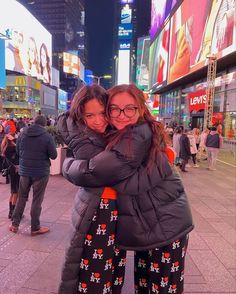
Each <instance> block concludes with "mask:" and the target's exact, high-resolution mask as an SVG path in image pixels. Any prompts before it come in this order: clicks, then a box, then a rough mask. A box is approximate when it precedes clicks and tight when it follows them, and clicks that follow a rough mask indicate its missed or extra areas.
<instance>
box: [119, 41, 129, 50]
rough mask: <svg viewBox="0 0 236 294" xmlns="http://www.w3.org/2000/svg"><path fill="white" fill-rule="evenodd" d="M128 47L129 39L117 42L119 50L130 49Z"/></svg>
mask: <svg viewBox="0 0 236 294" xmlns="http://www.w3.org/2000/svg"><path fill="white" fill-rule="evenodd" d="M130 48H131V43H130V42H129V41H123V42H120V44H119V49H120V50H130Z"/></svg>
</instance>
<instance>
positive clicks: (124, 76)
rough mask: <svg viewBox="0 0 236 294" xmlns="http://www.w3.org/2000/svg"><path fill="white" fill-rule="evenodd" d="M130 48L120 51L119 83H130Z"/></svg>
mask: <svg viewBox="0 0 236 294" xmlns="http://www.w3.org/2000/svg"><path fill="white" fill-rule="evenodd" d="M129 74H130V50H119V51H118V79H117V84H118V85H120V84H129V82H130V80H129Z"/></svg>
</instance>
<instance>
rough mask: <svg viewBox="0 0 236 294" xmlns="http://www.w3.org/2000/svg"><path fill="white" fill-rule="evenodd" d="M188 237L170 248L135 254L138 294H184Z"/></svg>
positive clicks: (177, 241) (136, 289)
mask: <svg viewBox="0 0 236 294" xmlns="http://www.w3.org/2000/svg"><path fill="white" fill-rule="evenodd" d="M187 245H188V236H185V237H184V238H182V239H180V240H176V241H175V242H173V243H172V244H170V245H168V246H164V247H161V248H159V249H157V248H155V249H152V250H149V251H137V252H136V253H135V259H134V264H135V272H134V279H135V293H136V294H149V293H152V294H154V293H155V294H169V293H174V294H183V293H184V289H183V288H184V260H185V254H186V250H187Z"/></svg>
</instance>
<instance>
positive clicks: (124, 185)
mask: <svg viewBox="0 0 236 294" xmlns="http://www.w3.org/2000/svg"><path fill="white" fill-rule="evenodd" d="M108 96H109V98H108V103H107V109H106V113H107V118H108V120H109V122H110V124H111V125H112V127H113V130H112V131H110V132H109V136H108V143H107V145H106V148H105V150H104V151H102V152H100V153H99V154H97V155H96V156H94V157H93V158H91V159H90V160H77V159H76V158H67V159H66V160H65V162H64V165H63V173H64V176H65V177H66V178H67V179H68V180H70V181H71V182H72V183H74V184H76V185H80V186H83V187H88V188H91V187H104V186H112V188H113V189H115V190H116V191H117V192H118V196H117V199H116V204H117V211H118V221H117V226H116V232H115V245H116V247H115V248H116V249H115V256H116V250H118V251H117V254H118V255H119V254H121V257H119V261H118V266H116V265H114V267H113V274H115V275H116V274H117V273H118V276H114V277H113V278H112V284H111V285H110V284H109V283H110V282H109V283H108V284H107V285H105V284H104V285H103V286H104V288H103V291H106V292H105V293H111V290H110V289H108V288H107V287H108V286H109V285H110V286H113V285H121V286H122V283H123V275H122V274H120V273H119V269H120V268H119V265H121V266H122V267H123V266H124V265H125V261H126V260H125V258H124V256H125V254H124V251H125V250H133V251H135V291H136V293H158V292H157V291H159V293H161V294H162V293H168V291H169V293H171V292H170V291H175V293H182V292H183V279H184V276H183V273H184V258H185V253H186V249H187V243H188V233H189V232H190V231H191V230H192V229H193V224H192V217H191V212H190V209H189V205H188V201H187V197H186V195H185V192H184V188H183V185H182V183H181V180H180V178H179V177H178V176H177V175H176V174H175V172H174V171H173V170H172V169H171V167H170V165H169V163H168V159H167V157H166V155H165V148H166V143H165V138H164V130H163V126H162V125H161V124H160V123H159V122H157V121H156V120H155V119H154V118H153V117H152V115H151V114H150V112H149V110H148V108H147V106H146V104H145V99H144V96H143V93H142V91H140V90H139V89H138V88H137V87H136V86H135V85H119V86H115V87H113V88H112V89H110V90H109V91H108ZM72 141H73V140H72ZM76 141H77V139H74V146H76ZM72 149H73V147H72ZM75 153H76V150H75V151H74V154H75ZM96 256H97V255H94V257H95V258H96ZM115 256H114V258H115ZM81 260H82V259H81ZM111 262H113V259H112V260H111ZM82 266H83V267H84V264H82ZM94 275H95V273H91V276H90V281H91V283H94V282H95V283H96V281H97V280H96V279H94ZM85 278H86V277H85V275H84V276H82V277H81V276H80V277H79V283H80V284H79V285H81V287H80V288H79V291H78V292H79V293H80V292H81V293H83V287H82V285H85V284H86V285H87V282H86V281H87V280H85ZM117 290H118V291H121V290H120V288H119V289H117ZM103 291H100V292H96V293H104V292H103ZM86 293H93V292H92V290H91V291H90V292H86ZM94 293H95V292H94ZM112 293H121V292H116V291H115V290H113V289H112ZM172 293H174V292H172Z"/></svg>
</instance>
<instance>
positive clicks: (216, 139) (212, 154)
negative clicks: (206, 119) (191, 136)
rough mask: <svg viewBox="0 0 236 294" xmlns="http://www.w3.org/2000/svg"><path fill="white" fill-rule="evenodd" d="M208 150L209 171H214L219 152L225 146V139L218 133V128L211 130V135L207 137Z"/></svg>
mask: <svg viewBox="0 0 236 294" xmlns="http://www.w3.org/2000/svg"><path fill="white" fill-rule="evenodd" d="M205 144H206V148H207V161H208V169H209V170H211V171H213V170H216V160H217V157H218V154H219V150H220V148H221V147H222V145H223V138H222V136H221V135H220V134H219V133H218V132H217V128H216V127H212V128H211V129H210V133H209V134H208V135H207V137H206V143H205Z"/></svg>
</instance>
